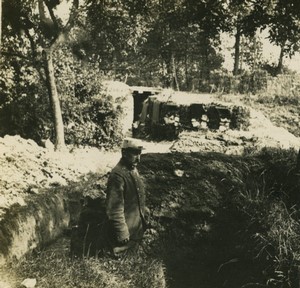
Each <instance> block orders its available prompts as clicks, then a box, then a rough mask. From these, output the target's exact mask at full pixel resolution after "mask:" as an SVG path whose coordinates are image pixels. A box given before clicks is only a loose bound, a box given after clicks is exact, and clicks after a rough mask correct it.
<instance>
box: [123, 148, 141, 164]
mask: <svg viewBox="0 0 300 288" xmlns="http://www.w3.org/2000/svg"><path fill="white" fill-rule="evenodd" d="M123 159H124V160H125V161H126V163H127V164H128V166H129V167H132V168H135V167H136V166H137V165H138V163H140V161H141V151H139V150H127V151H124V152H123Z"/></svg>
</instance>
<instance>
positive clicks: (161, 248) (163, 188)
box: [47, 152, 299, 288]
mask: <svg viewBox="0 0 300 288" xmlns="http://www.w3.org/2000/svg"><path fill="white" fill-rule="evenodd" d="M272 153H273V152H272ZM272 153H266V154H264V155H262V156H261V155H258V156H257V155H255V156H249V157H245V156H243V157H242V156H228V155H223V154H221V153H169V154H154V153H153V154H146V155H143V156H142V162H141V166H140V173H141V175H142V176H143V177H144V178H145V182H146V186H147V187H148V188H147V198H148V206H149V208H150V210H151V219H150V223H151V231H152V232H153V231H154V232H155V233H154V234H155V235H156V237H152V236H153V233H152V236H151V233H150V236H149V235H148V234H147V233H146V236H145V237H146V240H147V239H148V240H149V239H150V241H148V242H147V243H148V244H147V245H148V246H147V257H148V256H149V255H150V256H151V257H152V258H154V259H159V260H160V261H162V263H163V265H164V267H165V280H166V283H167V287H170V288H181V287H182V288H186V287H190V288H196V287H197V288H198V287H201V288H217V287H228V288H229V287H230V288H242V287H243V288H245V287H267V284H266V283H267V281H268V279H269V278H271V277H275V276H274V274H272V271H271V272H270V271H268V269H269V268H270V263H272V261H273V259H272V257H271V254H270V255H269V256H270V257H269V258H268V257H266V255H265V254H263V253H262V255H260V257H257V251H256V249H258V248H259V247H257V245H258V243H257V242H255V239H254V238H253V235H256V234H257V233H263V232H264V229H266V228H265V227H264V225H262V223H260V221H263V220H264V218H266V217H265V216H264V215H262V216H261V217H262V218H260V219H258V220H256V219H254V218H253V217H254V216H255V215H256V213H253V215H252V216H251V217H249V213H250V212H251V211H252V210H253V211H254V208H255V209H258V208H260V209H262V210H261V211H259V213H262V214H263V213H264V210H266V211H265V212H266V215H268V211H267V210H268V207H267V206H266V203H264V202H263V199H262V202H261V203H259V206H255V205H257V203H253V201H252V200H253V199H252V198H251V197H252V196H251V197H250V198H251V199H250V198H249V199H250V200H251V201H250V202H249V201H248V202H245V201H244V200H245V199H244V198H245V197H244V196H245V195H246V194H245V195H244V194H243V193H244V192H245V191H248V193H250V192H251V189H252V188H255V189H258V188H261V187H264V189H265V193H267V191H268V193H269V192H270V193H272V191H279V190H278V189H279V187H280V189H281V190H282V191H285V192H286V193H289V196H290V197H288V200H287V199H285V200H286V205H288V202H290V203H293V205H295V203H298V199H296V198H297V196H295V195H296V191H298V190H297V189H298V188H299V181H298V178H297V177H295V175H293V173H291V169H292V168H293V165H294V163H293V161H294V158H295V154H294V153H291V152H284V153H283V152H280V153H278V155H277V154H276V153H275V152H274V154H272ZM282 153H283V154H282ZM178 169H179V170H181V171H183V175H181V174H180V176H178V174H176V173H174V172H175V171H176V170H178ZM262 171H268V173H266V172H265V176H264V177H263V178H262V177H259V176H258V175H261V172H262ZM287 171H289V174H287ZM94 177H95V176H94ZM94 179H95V178H94ZM87 181H89V179H88V180H87ZM275 182H277V183H275ZM274 183H275V184H276V185H275V184H274ZM84 185H85V183H81V185H80V186H81V187H83V186H84ZM274 185H275V186H276V187H275V186H274ZM275 188H276V189H275ZM277 188H278V189H277ZM256 191H257V190H256ZM240 195H243V197H242V198H241V197H240ZM273 196H274V195H273ZM273 196H272V197H273ZM270 197H271V196H270ZM272 197H271V198H268V197H267V199H266V200H267V202H271V201H273V200H272V199H276V201H278V197H279V196H278V195H277V194H276V195H275V196H274V198H272ZM295 197H296V198H295ZM249 199H248V200H249ZM258 200H259V199H258V198H257V199H256V201H258ZM243 201H244V202H243ZM75 202H76V201H75ZM276 203H277V202H276ZM75 204H76V203H75ZM76 205H78V203H77V204H76ZM76 205H75V206H76ZM247 205H248V206H249V207H246V206H247ZM251 205H252V206H251ZM76 207H77V208H76ZM76 207H75V209H74V211H73V212H74V215H75V214H76V215H77V216H76V217H78V206H76ZM243 209H244V210H243ZM245 209H249V210H248V211H247V213H245ZM249 211H250V212H249ZM74 217H75V216H74ZM76 217H75V218H76ZM71 219H72V215H71ZM90 220H91V221H93V220H94V219H90ZM73 221H75V220H74V219H73ZM74 223H75V222H74ZM266 223H267V222H266ZM266 223H265V224H266ZM151 231H150V232H151ZM147 237H148V238H147ZM149 237H150V238H149ZM70 241H71V238H70V235H68V236H66V235H65V236H64V237H63V239H60V240H59V241H57V242H55V243H54V244H52V245H50V246H49V247H48V248H47V249H50V250H51V249H52V248H53V247H55V250H56V251H60V250H61V251H62V252H63V253H61V254H62V255H64V257H65V256H66V255H67V254H68V253H69V251H68V249H69V248H70ZM51 247H52V248H51ZM272 248H274V247H272ZM259 249H260V248H259ZM271 251H272V249H271ZM268 253H270V251H268ZM58 255H59V253H58ZM274 255H275V254H274ZM99 261H102V260H101V258H100V259H99ZM103 261H107V260H103ZM291 269H292V268H291ZM268 273H269V274H268ZM290 281H294V282H292V283H294V285H295V283H296V282H297V281H298V279H296V278H295V279H292V280H291V279H290ZM297 283H298V282H297ZM66 287H71V286H66ZM91 287H92V286H91ZM145 287H148V286H147V285H146V286H145ZM271 287H288V283H281V286H276V285H273V286H271ZM292 287H298V286H292ZM159 288H160V287H159Z"/></svg>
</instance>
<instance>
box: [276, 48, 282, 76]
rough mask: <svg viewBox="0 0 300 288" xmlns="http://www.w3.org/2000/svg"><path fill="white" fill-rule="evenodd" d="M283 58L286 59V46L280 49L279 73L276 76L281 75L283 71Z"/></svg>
mask: <svg viewBox="0 0 300 288" xmlns="http://www.w3.org/2000/svg"><path fill="white" fill-rule="evenodd" d="M283 57H284V45H282V46H281V48H280V54H279V59H278V65H277V69H276V70H277V71H276V74H281V73H282V70H283Z"/></svg>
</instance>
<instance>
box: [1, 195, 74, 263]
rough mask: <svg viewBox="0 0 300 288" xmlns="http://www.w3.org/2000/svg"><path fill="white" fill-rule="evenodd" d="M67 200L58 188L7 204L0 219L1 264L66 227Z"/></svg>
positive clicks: (27, 250) (52, 239)
mask: <svg viewBox="0 0 300 288" xmlns="http://www.w3.org/2000/svg"><path fill="white" fill-rule="evenodd" d="M69 206H70V205H69V200H68V197H67V195H66V194H65V192H63V191H57V192H54V193H45V194H41V195H35V197H33V198H32V197H31V200H30V201H28V202H27V204H26V205H24V206H21V205H19V204H15V205H13V206H12V207H10V208H9V209H8V210H7V211H6V213H5V215H4V216H3V217H2V219H1V221H0V243H1V245H0V266H1V265H5V263H7V262H10V261H13V260H17V259H20V258H21V257H22V256H24V255H25V254H26V253H28V252H30V251H32V250H34V249H36V248H40V247H42V246H44V245H46V244H49V243H51V242H52V241H54V240H55V239H56V238H57V237H59V236H60V235H62V233H63V232H64V231H65V230H66V229H67V228H68V226H69V222H70V213H69Z"/></svg>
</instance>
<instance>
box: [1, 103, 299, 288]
mask: <svg viewBox="0 0 300 288" xmlns="http://www.w3.org/2000/svg"><path fill="white" fill-rule="evenodd" d="M144 145H145V147H146V149H145V151H144V154H145V155H144V156H143V158H142V165H141V173H142V175H143V176H144V177H145V180H146V183H147V184H148V187H150V189H149V191H148V193H149V195H148V198H150V201H149V205H150V208H151V211H152V216H153V217H154V219H160V220H159V221H161V222H160V223H154V224H153V227H154V228H153V229H152V230H151V231H150V232H151V233H152V236H153V235H156V234H157V231H163V230H164V229H165V228H164V229H162V230H160V229H161V225H162V226H164V227H169V228H170V229H171V228H172V226H173V225H179V227H180V226H185V225H188V226H190V229H191V231H192V234H193V235H195V239H196V238H197V237H196V236H197V235H199V234H201V233H207V232H209V231H210V230H211V229H212V227H211V223H209V219H211V217H212V216H213V213H214V211H213V210H212V209H207V208H206V207H214V205H217V203H218V201H219V200H218V195H217V194H215V195H210V194H209V193H210V191H214V190H215V187H213V186H214V185H219V184H217V183H219V182H220V180H221V179H219V178H218V177H221V176H222V177H223V176H224V175H229V174H230V173H232V170H234V171H238V169H241V170H242V169H244V168H242V167H239V166H238V165H239V163H240V160H237V158H234V159H236V160H234V164H232V163H230V162H229V161H228V160H226V159H227V158H226V157H227V156H228V157H240V156H241V155H243V153H245V152H247V153H251V151H258V150H260V149H262V148H264V147H276V148H284V149H289V148H292V149H294V150H296V151H298V149H299V146H300V141H299V138H297V137H295V136H294V135H293V134H291V133H289V132H288V131H287V130H285V129H283V128H280V127H276V126H274V125H273V124H272V123H271V122H270V121H269V120H268V119H267V118H266V117H265V116H263V114H261V113H260V112H257V111H255V110H253V109H251V114H250V126H249V129H248V130H247V131H237V130H227V131H225V132H220V131H208V130H199V131H193V132H182V133H181V134H180V136H179V139H177V140H175V141H172V142H159V143H158V142H151V141H144ZM69 150H70V151H68V152H66V151H65V152H54V151H53V150H51V149H46V148H43V147H40V146H38V145H37V144H36V143H35V142H33V141H32V140H27V139H22V138H21V137H19V136H6V137H4V138H0V152H1V153H0V164H1V165H0V169H1V170H0V175H1V181H0V243H1V244H0V264H1V265H0V266H1V269H0V287H1V288H4V287H15V286H14V285H15V283H16V281H19V280H20V279H17V277H15V276H14V274H13V271H9V272H8V271H5V264H6V263H8V262H10V261H12V260H14V259H19V258H21V257H23V256H24V255H25V254H26V253H27V252H28V251H31V250H33V249H35V248H37V247H42V246H44V245H45V244H47V243H51V242H52V241H54V240H55V239H56V238H57V237H59V236H60V235H61V234H62V233H63V232H64V231H65V230H66V229H68V228H70V225H72V223H74V222H75V221H76V219H77V217H78V213H79V212H80V199H81V198H82V196H90V197H92V198H93V197H98V196H99V194H101V193H102V194H103V193H104V189H105V180H106V178H105V177H103V178H101V176H103V175H105V174H106V173H107V172H108V171H109V170H110V169H111V168H112V167H113V166H114V165H115V164H116V162H117V161H118V159H119V157H120V153H119V152H105V151H100V150H99V149H96V148H81V149H79V148H76V149H71V148H70V149H69ZM211 152H213V154H211ZM170 153H171V154H170ZM193 153H200V154H193ZM206 153H208V154H206ZM218 153H219V154H218ZM199 155H201V156H199ZM222 155H224V156H222ZM222 157H225V158H222ZM230 159H231V158H230ZM143 161H144V162H143ZM226 161H227V162H226ZM234 165H236V166H234ZM205 169H210V173H209V175H210V176H209V177H212V176H211V175H215V176H214V177H213V178H214V179H209V178H207V179H205V175H206V173H207V171H206V170H205ZM212 172H213V173H212ZM237 173H238V172H237ZM207 175H208V174H207ZM200 178H201V179H202V180H201V181H202V182H201V185H200V184H199V183H200V182H199V179H200ZM198 184H199V185H198ZM195 189H196V190H197V189H198V190H199V189H200V190H201V191H202V192H203V191H204V193H202V194H201V195H202V196H201V197H200V198H199V199H189V200H188V201H187V199H188V198H189V196H190V197H192V195H193V193H190V194H189V193H188V191H193V190H195ZM206 193H208V194H207V195H210V196H209V197H206ZM161 195H164V196H165V197H163V199H162V196H161ZM207 201H211V202H210V203H207ZM183 203H185V204H183ZM188 203H190V205H188ZM197 205H198V206H197ZM188 207H194V208H195V207H198V208H199V207H200V208H201V209H200V210H199V211H201V212H199V213H200V214H201V215H200V216H201V217H200V216H199V215H196V214H197V213H198V212H195V211H196V210H194V211H191V209H189V208H188ZM178 211H180V213H181V216H182V217H181V219H182V220H181V222H180V223H177V220H176V218H174V215H175V214H176V213H179V212H178ZM193 213H194V214H195V213H196V214H195V215H194V214H193ZM198 216H199V217H200V218H201V221H200V220H199V219H200V218H199V217H198ZM158 226H159V227H160V228H159V227H158ZM169 231H172V229H171V230H169ZM174 231H175V230H174ZM176 231H177V232H176V233H177V234H176V235H171V234H172V233H169V234H168V235H165V237H167V238H168V239H171V238H172V237H175V238H176V239H177V240H176V241H175V242H177V241H179V242H180V241H182V242H183V243H184V241H185V237H184V235H178V230H176ZM151 233H150V234H151ZM152 238H153V237H152ZM154 238H155V237H154ZM203 241H207V239H206V240H203ZM154 242H155V241H154ZM168 243H169V242H168ZM213 243H214V242H213V241H212V242H211V244H209V245H213ZM152 244H153V243H152ZM177 244H178V243H177ZM174 245H175V243H174ZM206 245H207V243H206ZM195 247H196V246H195ZM197 247H198V246H197ZM213 248H214V247H211V248H210V249H208V250H207V251H206V252H203V251H198V252H199V253H200V254H201V255H202V256H203V259H208V258H209V255H207V254H205V253H215V252H213V251H215V250H214V249H213ZM153 249H159V248H158V247H155V244H153ZM184 249H185V250H184V251H181V254H182V255H180V253H178V251H177V254H176V255H174V254H173V252H174V251H172V246H169V247H168V249H167V252H166V253H165V254H166V255H165V256H166V263H168V265H169V266H170V267H172V269H170V271H172V273H171V274H170V275H168V276H169V278H170V279H173V280H171V283H172V281H173V285H172V287H197V286H195V283H197V281H200V279H202V280H201V281H205V280H203V279H207V278H208V277H213V276H212V275H209V274H207V273H209V272H208V270H207V268H208V267H206V266H207V265H206V263H202V265H200V267H201V268H202V269H203V270H202V271H201V272H199V271H195V269H196V268H197V269H198V268H199V263H198V264H197V265H196V266H195V269H193V268H192V267H194V266H193V265H194V262H196V259H193V257H190V258H189V263H187V262H185V263H183V264H182V265H183V267H182V265H178V261H179V262H180V261H181V260H182V257H183V256H184V255H190V254H191V253H192V251H188V250H186V249H187V248H184ZM198 249H199V248H198ZM193 253H194V252H193ZM203 253H204V254H205V255H203ZM171 256H172V257H171ZM173 256H174V257H173ZM214 256H216V255H214ZM219 256H220V255H219ZM220 257H221V256H220ZM220 261H222V260H220ZM211 265H213V264H212V263H211ZM208 266H209V265H208ZM178 271H181V272H178ZM182 271H185V272H186V274H187V275H189V276H191V274H193V275H194V276H193V277H194V278H195V279H194V280H190V281H191V283H187V282H186V281H187V279H188V278H187V277H186V278H182V277H180V275H182V273H183V272H182ZM188 271H189V272H188ZM236 271H238V270H236ZM177 272H178V273H177ZM176 275H177V276H176ZM16 279H17V280H16ZM183 281H185V282H184V283H183ZM17 283H20V282H17ZM175 283H176V284H175ZM184 285H187V286H184ZM193 285H194V286H193ZM203 287H212V286H205V283H204V286H203ZM216 287H217V286H216ZM226 287H229V286H226ZM232 287H234V286H232Z"/></svg>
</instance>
